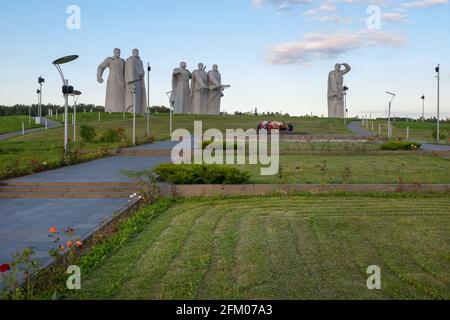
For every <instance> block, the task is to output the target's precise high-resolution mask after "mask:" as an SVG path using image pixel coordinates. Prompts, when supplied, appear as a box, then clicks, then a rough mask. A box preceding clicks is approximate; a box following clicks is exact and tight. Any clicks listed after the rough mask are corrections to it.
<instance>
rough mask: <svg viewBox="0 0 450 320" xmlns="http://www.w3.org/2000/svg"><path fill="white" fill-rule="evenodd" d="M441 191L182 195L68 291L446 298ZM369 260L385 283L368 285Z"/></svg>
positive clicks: (81, 294)
mask: <svg viewBox="0 0 450 320" xmlns="http://www.w3.org/2000/svg"><path fill="white" fill-rule="evenodd" d="M449 205H450V200H449V198H448V196H443V195H415V196H412V195H410V196H399V195H372V196H371V195H365V196H364V195H362V196H350V195H328V196H290V197H287V196H273V197H258V198H238V199H230V198H225V199H192V200H186V201H178V203H177V204H175V205H174V206H173V207H171V208H170V209H169V210H168V211H166V212H165V213H163V214H160V215H158V216H157V217H156V218H154V219H153V220H152V221H151V222H150V223H149V224H148V225H147V226H146V227H145V229H144V231H143V232H142V233H140V234H139V235H138V236H136V237H134V238H133V239H131V240H129V241H128V242H125V243H124V244H123V245H122V246H121V247H120V248H118V249H117V250H116V251H115V252H114V253H113V254H111V255H110V256H107V257H105V259H104V260H102V263H101V265H100V266H99V267H98V268H97V269H94V270H93V271H92V272H91V273H89V274H88V275H87V276H85V277H84V278H83V281H82V290H81V291H78V292H76V293H73V295H72V296H69V298H70V299H449V298H450V291H449V287H450V273H449V270H450V256H449V252H450V241H449V240H450V238H449V232H448V230H449V226H450V216H449V211H448V208H449ZM371 265H377V266H379V267H380V268H381V275H382V290H375V291H370V290H368V289H367V287H366V281H367V278H368V277H369V275H367V274H366V270H367V268H368V267H369V266H371Z"/></svg>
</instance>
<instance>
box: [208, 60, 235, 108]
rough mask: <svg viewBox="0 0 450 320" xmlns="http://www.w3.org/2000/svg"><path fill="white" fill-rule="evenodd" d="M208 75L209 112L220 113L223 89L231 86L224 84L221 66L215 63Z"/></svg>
mask: <svg viewBox="0 0 450 320" xmlns="http://www.w3.org/2000/svg"><path fill="white" fill-rule="evenodd" d="M207 76H208V88H209V91H208V112H207V113H208V114H214V115H220V102H221V100H222V97H223V91H224V90H225V89H226V88H229V87H230V86H224V85H222V76H221V74H220V72H219V66H218V65H217V64H215V65H213V69H212V70H210V71H209V72H208V74H207Z"/></svg>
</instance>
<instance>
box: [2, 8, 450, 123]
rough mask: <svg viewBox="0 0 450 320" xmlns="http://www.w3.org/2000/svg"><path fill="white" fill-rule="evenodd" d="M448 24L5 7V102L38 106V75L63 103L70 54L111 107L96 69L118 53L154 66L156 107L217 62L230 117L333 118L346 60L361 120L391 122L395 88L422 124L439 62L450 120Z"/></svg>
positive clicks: (81, 78)
mask: <svg viewBox="0 0 450 320" xmlns="http://www.w3.org/2000/svg"><path fill="white" fill-rule="evenodd" d="M74 6H75V7H74ZM74 8H75V10H74ZM78 10H79V13H80V14H79V15H78V14H77V13H78ZM449 18H450V5H449V1H448V0H397V1H394V0H372V1H371V0H191V1H186V0H164V1H163V0H135V1H118V0H109V1H106V0H72V1H66V0H58V1H55V0H40V1H29V0H14V1H11V0H3V1H2V2H1V5H0V43H1V50H0V66H1V71H0V105H14V104H31V103H34V102H36V101H37V95H36V89H37V87H38V85H37V78H38V76H40V75H42V76H43V77H44V78H45V79H46V83H45V85H44V89H43V102H44V103H56V104H63V97H62V94H61V93H60V91H61V88H60V87H61V79H60V78H59V76H58V73H57V71H56V69H55V68H54V66H53V65H52V64H51V62H52V61H53V60H54V59H56V58H59V57H62V56H65V55H70V54H77V55H79V56H80V58H79V59H78V60H76V61H74V62H72V63H70V64H67V65H64V66H63V70H64V74H65V76H66V78H68V79H69V81H70V84H71V85H73V86H74V87H75V88H77V89H79V90H80V91H82V92H83V95H82V97H81V98H80V101H79V102H80V103H93V104H96V105H103V104H104V96H105V91H106V87H105V86H106V81H105V83H104V84H99V83H98V82H97V79H96V73H97V67H98V65H99V64H100V63H101V62H102V61H103V60H104V59H105V58H106V57H108V56H111V55H112V51H113V49H114V48H116V47H118V48H121V50H122V58H125V59H126V58H127V57H128V56H130V55H131V51H132V49H133V48H138V49H140V56H141V59H142V60H143V61H144V64H145V65H146V64H147V63H148V62H150V64H151V66H152V72H151V74H150V92H151V93H150V99H151V105H166V106H167V105H168V98H167V96H166V92H168V91H170V90H171V73H172V70H173V69H174V68H176V67H177V66H178V65H179V63H180V62H181V61H186V62H187V63H188V68H189V69H190V70H191V71H193V70H194V69H196V66H197V64H198V63H199V62H203V63H204V64H205V65H206V66H207V67H208V70H209V69H210V68H211V66H212V65H213V64H218V65H219V68H220V72H221V73H222V81H223V84H229V85H231V86H232V87H231V88H230V89H227V91H226V92H225V96H224V98H223V100H222V109H223V110H225V111H226V112H234V111H242V112H247V111H251V110H254V108H258V111H259V112H267V111H272V112H281V111H282V112H284V113H290V114H291V115H305V114H314V115H318V116H322V115H326V114H327V97H326V95H327V78H328V73H329V72H330V71H331V70H332V69H333V68H334V65H335V63H343V62H346V63H348V64H350V65H351V67H352V71H351V73H349V74H348V75H346V76H345V83H346V85H347V86H348V87H349V88H350V90H349V95H348V107H349V112H350V115H351V116H363V115H366V116H370V115H372V117H376V116H380V117H382V116H385V110H386V106H387V105H388V101H389V97H388V96H387V95H386V94H385V91H387V90H388V91H391V92H394V93H396V94H397V97H396V100H395V101H394V104H393V113H394V115H396V116H409V117H420V115H421V110H422V107H421V100H420V97H421V96H422V95H425V96H426V115H427V116H434V115H435V114H436V105H437V79H436V77H435V76H436V73H435V67H436V66H437V64H438V63H440V64H441V114H442V116H443V117H450V90H449V89H450V41H448V39H449V32H450V19H449ZM78 22H79V24H78ZM104 78H105V79H106V78H107V73H106V74H105V75H104Z"/></svg>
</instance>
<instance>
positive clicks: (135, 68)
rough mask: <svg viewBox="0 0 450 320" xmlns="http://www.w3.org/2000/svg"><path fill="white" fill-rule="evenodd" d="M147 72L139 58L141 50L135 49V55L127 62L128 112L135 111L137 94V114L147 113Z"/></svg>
mask: <svg viewBox="0 0 450 320" xmlns="http://www.w3.org/2000/svg"><path fill="white" fill-rule="evenodd" d="M144 76H145V70H144V64H143V63H142V60H141V58H140V57H139V50H138V49H134V50H133V55H132V56H131V57H129V58H128V59H127V61H126V62H125V82H126V84H127V87H126V111H129V112H132V111H133V104H134V101H133V93H132V91H133V90H135V92H136V113H138V114H144V113H147V112H148V110H147V96H146V94H145V79H144Z"/></svg>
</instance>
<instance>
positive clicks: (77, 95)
mask: <svg viewBox="0 0 450 320" xmlns="http://www.w3.org/2000/svg"><path fill="white" fill-rule="evenodd" d="M71 96H72V97H73V141H74V142H76V141H77V103H78V99H79V98H80V96H81V91H78V90H73V93H72V94H71Z"/></svg>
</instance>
